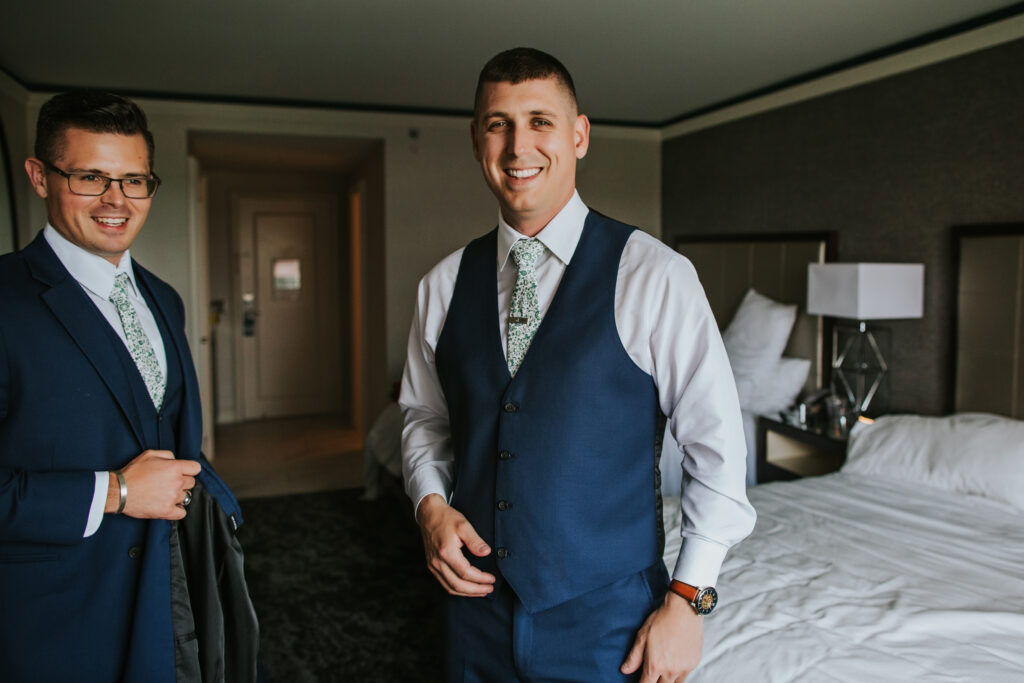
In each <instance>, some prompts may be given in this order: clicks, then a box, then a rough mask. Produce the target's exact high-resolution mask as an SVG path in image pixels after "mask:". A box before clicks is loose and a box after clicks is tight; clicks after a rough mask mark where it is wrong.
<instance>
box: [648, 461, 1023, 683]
mask: <svg viewBox="0 0 1024 683" xmlns="http://www.w3.org/2000/svg"><path fill="white" fill-rule="evenodd" d="M748 494H749V496H750V501H751V503H753V505H754V507H755V508H756V509H757V512H758V521H757V526H756V528H755V530H754V533H753V534H752V535H751V536H750V538H748V539H747V540H745V541H743V542H742V543H740V544H739V545H738V546H736V547H734V548H733V549H732V550H731V551H730V553H729V555H728V556H727V558H726V561H725V564H724V565H723V569H722V574H721V577H720V579H719V582H718V588H719V591H720V593H721V602H720V604H719V608H718V609H717V610H716V611H715V612H714V613H713V614H712V615H710V616H709V617H708V618H707V619H706V621H705V641H704V655H703V660H702V663H701V665H700V667H699V668H698V669H697V671H695V672H694V673H693V674H692V675H691V676H690V677H689V678H687V681H688V683H708V682H721V681H779V682H782V681H804V682H814V683H819V682H831V681H842V682H849V683H862V682H864V681H999V682H1000V683H1001V682H1003V681H1024V514H1021V513H1020V512H1019V511H1017V510H1015V509H1014V508H1012V507H1010V506H1008V505H1004V504H1001V503H996V502H992V501H989V500H987V499H983V498H978V497H974V496H963V495H955V494H950V493H948V492H945V491H939V490H937V489H928V488H925V487H921V486H917V485H907V484H901V483H891V482H884V483H880V482H879V481H878V480H877V478H867V477H864V476H863V475H856V474H853V473H843V472H840V473H837V474H833V475H829V476H826V477H818V478H813V479H804V480H799V481H795V482H780V483H773V484H766V485H762V486H758V487H755V488H753V489H749V490H748ZM665 512H666V520H667V521H668V520H671V521H672V524H666V539H667V541H666V545H667V547H666V552H665V557H666V562H667V564H668V566H670V567H671V566H673V565H674V563H675V556H676V554H677V553H678V549H679V538H678V533H679V506H678V501H677V500H670V499H666V500H665Z"/></svg>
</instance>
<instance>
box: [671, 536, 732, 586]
mask: <svg viewBox="0 0 1024 683" xmlns="http://www.w3.org/2000/svg"><path fill="white" fill-rule="evenodd" d="M728 550H729V549H728V548H726V547H725V546H723V545H721V544H719V543H713V542H711V541H705V540H704V539H701V538H696V537H693V536H690V537H688V538H684V539H683V547H682V549H681V550H680V551H679V557H678V558H677V559H676V568H675V570H674V571H673V572H672V578H673V579H675V580H676V581H682V582H683V583H686V584H689V585H691V586H696V587H698V588H704V587H705V586H714V585H715V583H717V581H718V572H719V571H721V569H722V562H724V561H725V554H726V552H728Z"/></svg>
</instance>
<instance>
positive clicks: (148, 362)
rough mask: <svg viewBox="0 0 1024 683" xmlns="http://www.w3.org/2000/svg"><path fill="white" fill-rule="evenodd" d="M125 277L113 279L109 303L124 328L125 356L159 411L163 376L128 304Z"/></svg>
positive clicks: (132, 309) (162, 390) (164, 389)
mask: <svg viewBox="0 0 1024 683" xmlns="http://www.w3.org/2000/svg"><path fill="white" fill-rule="evenodd" d="M127 287H128V273H118V274H117V275H116V276H115V277H114V289H112V290H111V291H110V301H111V303H113V304H114V305H115V306H117V315H118V316H120V318H121V325H122V327H124V335H125V337H126V338H127V339H128V352H129V353H131V354H132V360H134V361H135V365H136V366H137V367H138V368H139V372H140V373H141V374H142V380H143V381H144V382H145V383H146V389H148V390H149V396H150V398H152V399H153V405H154V406H156V409H157V410H160V405H161V404H162V403H163V401H164V392H165V391H166V390H167V384H166V382H165V381H164V374H163V373H162V372H160V364H159V363H158V362H157V360H156V353H155V352H154V351H153V345H152V344H150V343H149V337H147V336H146V332H145V330H143V329H142V325H141V324H140V323H139V316H138V314H136V313H135V307H134V306H132V303H131V302H130V301H129V300H128V291H127Z"/></svg>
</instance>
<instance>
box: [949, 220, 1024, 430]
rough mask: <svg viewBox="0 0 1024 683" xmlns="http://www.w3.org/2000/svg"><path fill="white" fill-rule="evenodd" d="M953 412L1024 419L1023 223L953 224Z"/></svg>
mask: <svg viewBox="0 0 1024 683" xmlns="http://www.w3.org/2000/svg"><path fill="white" fill-rule="evenodd" d="M953 250H954V253H955V254H956V256H957V262H958V267H957V268H956V273H957V282H956V292H957V295H956V309H955V316H954V320H955V323H954V324H955V327H956V336H955V339H956V354H955V369H954V375H955V379H954V382H955V384H954V385H955V387H956V390H955V391H956V393H955V401H954V410H955V411H956V412H986V413H995V414H997V415H1006V416H1008V417H1013V418H1017V419H1024V223H1010V224H1001V225H976V226H958V227H955V228H954V229H953Z"/></svg>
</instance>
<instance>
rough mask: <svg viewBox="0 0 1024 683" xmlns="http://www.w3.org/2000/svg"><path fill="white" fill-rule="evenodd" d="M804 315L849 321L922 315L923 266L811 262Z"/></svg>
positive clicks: (808, 270) (808, 268) (914, 264)
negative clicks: (847, 319)
mask: <svg viewBox="0 0 1024 683" xmlns="http://www.w3.org/2000/svg"><path fill="white" fill-rule="evenodd" d="M807 312H808V313H810V314H812V315H830V316H834V317H836V318H849V319H850V320H883V319H896V318H920V317H922V316H923V315H924V264H923V263H811V264H809V265H808V267H807Z"/></svg>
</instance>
